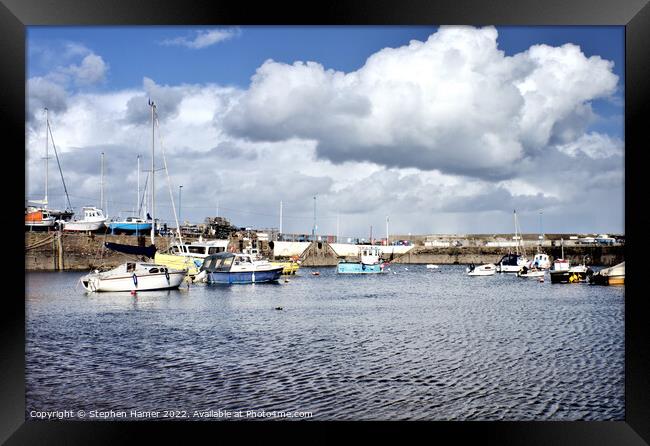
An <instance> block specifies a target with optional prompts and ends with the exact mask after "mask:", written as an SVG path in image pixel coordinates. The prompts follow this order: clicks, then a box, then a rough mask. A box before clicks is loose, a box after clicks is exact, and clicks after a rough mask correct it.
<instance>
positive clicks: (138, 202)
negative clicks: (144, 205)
mask: <svg viewBox="0 0 650 446" xmlns="http://www.w3.org/2000/svg"><path fill="white" fill-rule="evenodd" d="M135 209H136V212H137V214H136V216H138V217H139V216H140V155H138V196H137V197H136V200H135Z"/></svg>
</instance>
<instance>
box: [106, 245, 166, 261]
mask: <svg viewBox="0 0 650 446" xmlns="http://www.w3.org/2000/svg"><path fill="white" fill-rule="evenodd" d="M104 246H106V247H107V248H108V249H112V250H113V251H117V252H123V253H125V254H134V255H138V256H147V257H149V258H151V259H153V256H154V255H155V254H156V246H155V245H149V246H133V245H122V244H120V243H111V242H106V243H104Z"/></svg>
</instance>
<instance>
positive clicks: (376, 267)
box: [336, 246, 384, 274]
mask: <svg viewBox="0 0 650 446" xmlns="http://www.w3.org/2000/svg"><path fill="white" fill-rule="evenodd" d="M380 255H381V250H380V249H379V248H377V247H375V246H370V247H364V248H362V249H361V251H360V252H359V260H358V261H354V262H348V261H345V260H341V261H340V262H339V263H338V265H337V267H336V272H337V273H339V274H377V273H383V272H384V264H383V263H381V258H380Z"/></svg>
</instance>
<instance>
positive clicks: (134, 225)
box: [108, 217, 151, 235]
mask: <svg viewBox="0 0 650 446" xmlns="http://www.w3.org/2000/svg"><path fill="white" fill-rule="evenodd" d="M108 229H109V230H110V231H111V234H119V233H122V232H126V233H129V234H130V233H135V234H136V235H138V234H146V233H147V232H151V222H150V221H146V220H145V219H144V218H140V217H126V218H125V219H124V220H119V221H112V222H110V223H109V224H108Z"/></svg>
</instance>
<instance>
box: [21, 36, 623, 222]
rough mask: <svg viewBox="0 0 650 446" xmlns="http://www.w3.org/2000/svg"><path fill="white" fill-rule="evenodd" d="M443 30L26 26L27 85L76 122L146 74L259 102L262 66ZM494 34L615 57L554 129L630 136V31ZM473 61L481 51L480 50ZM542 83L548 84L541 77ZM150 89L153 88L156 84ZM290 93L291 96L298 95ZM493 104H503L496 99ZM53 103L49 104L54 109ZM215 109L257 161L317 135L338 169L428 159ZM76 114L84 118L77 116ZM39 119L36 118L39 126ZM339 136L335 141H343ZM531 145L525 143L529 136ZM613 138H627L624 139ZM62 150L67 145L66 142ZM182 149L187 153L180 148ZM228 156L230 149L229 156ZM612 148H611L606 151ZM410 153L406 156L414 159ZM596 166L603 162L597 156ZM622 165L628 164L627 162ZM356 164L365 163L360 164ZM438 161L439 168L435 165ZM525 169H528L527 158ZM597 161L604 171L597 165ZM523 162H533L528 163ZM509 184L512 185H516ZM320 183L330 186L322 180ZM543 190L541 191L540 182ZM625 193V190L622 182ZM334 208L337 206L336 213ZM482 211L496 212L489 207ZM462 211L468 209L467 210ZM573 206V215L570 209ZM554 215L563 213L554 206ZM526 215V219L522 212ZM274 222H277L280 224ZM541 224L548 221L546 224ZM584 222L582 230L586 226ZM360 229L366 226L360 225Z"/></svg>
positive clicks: (321, 152) (497, 183) (356, 56)
mask: <svg viewBox="0 0 650 446" xmlns="http://www.w3.org/2000/svg"><path fill="white" fill-rule="evenodd" d="M215 29H220V30H226V31H227V32H231V33H232V35H231V36H230V37H229V38H227V39H224V40H222V41H218V42H215V43H213V44H209V45H208V44H206V45H205V46H203V47H199V48H196V47H195V48H192V47H191V46H190V45H188V43H191V42H192V41H193V39H195V38H196V37H197V35H198V34H199V33H202V32H203V33H208V32H210V31H214V30H215ZM438 30H439V29H438V27H423V26H360V27H348V26H333V27H314V26H304V27H279V26H253V27H249V26H242V27H227V28H215V27H178V26H173V27H28V29H27V43H28V45H27V51H28V54H27V56H28V57H27V77H28V79H31V80H32V81H33V85H34V87H33V88H32V91H33V92H32V93H30V92H29V91H28V95H30V94H31V95H32V96H34V97H35V95H36V93H35V92H36V91H37V88H36V85H37V83H38V82H39V81H40V84H38V85H39V86H41V87H42V88H45V87H47V91H48V92H51V91H54V90H56V93H57V94H58V96H56V97H57V100H58V101H59V102H61V103H65V105H63V106H62V108H61V113H62V114H61V117H62V118H63V116H64V114H63V112H64V111H65V113H67V114H68V115H69V116H68V118H69V119H70V120H72V117H71V115H70V113H72V111H73V110H77V109H75V108H74V107H72V106H71V104H75V103H78V102H75V101H79V100H81V99H82V98H84V97H88V95H95V96H96V97H102V96H104V97H106V98H109V97H110V98H114V97H115V95H116V94H117V93H118V92H127V91H140V92H142V91H143V82H144V79H145V78H148V79H150V80H151V81H149V84H147V85H149V87H146V86H145V89H146V88H149V90H147V91H149V92H150V91H152V90H151V88H157V90H153V91H159V92H160V94H161V95H168V94H169V95H171V96H172V97H173V99H172V100H171V101H172V103H174V104H176V103H177V102H178V101H182V100H183V99H181V98H188V97H189V96H191V95H197V94H198V93H196V91H194V90H193V92H192V93H190V92H189V90H191V88H189V87H184V85H187V84H191V85H195V86H199V88H201V89H208V87H207V86H209V85H216V86H218V88H226V89H227V88H230V90H229V91H232V92H234V93H233V96H232V98H231V97H230V96H229V94H230V93H228V94H226V93H223V94H224V95H226V96H227V97H228V98H227V99H223V100H224V101H226V102H227V103H228V104H235V105H236V104H246V102H245V101H244V102H241V101H240V99H235V97H237V98H242V97H243V98H244V99H251V100H253V99H255V98H254V93H255V91H256V90H255V89H254V88H253V87H257V86H258V85H257V84H255V85H253V84H252V83H251V77H252V76H253V75H254V74H255V73H256V71H258V70H259V69H260V67H262V66H265V67H268V68H269V69H273V70H278V69H280V70H283V68H282V67H284V66H290V65H291V64H293V63H294V62H296V61H314V62H316V63H317V64H320V65H321V66H322V67H323V68H324V69H325V70H328V69H332V70H336V71H339V72H342V73H346V74H348V73H354V72H357V71H358V70H360V69H361V68H362V67H363V66H364V64H365V63H366V60H367V59H368V57H370V56H372V55H373V54H377V53H378V52H380V51H381V50H382V49H384V48H396V49H398V48H401V47H406V46H408V44H409V42H410V41H411V40H413V39H415V40H418V41H421V42H425V41H427V39H428V38H429V36H431V35H432V34H434V33H436V32H437V31H438ZM496 30H497V32H498V38H497V45H498V49H499V50H502V51H504V52H505V55H506V56H513V55H516V54H522V53H525V52H527V51H528V50H529V48H530V47H531V46H533V45H538V44H546V45H549V46H551V47H560V46H562V45H564V44H566V43H572V44H574V45H577V46H578V47H579V49H580V51H581V52H582V54H583V55H584V57H586V58H589V57H591V56H599V57H600V58H602V59H605V60H607V61H611V62H613V67H612V68H611V73H613V74H615V75H616V76H618V82H617V84H616V87H615V89H614V90H611V89H609V90H607V91H608V93H607V94H601V93H598V94H596V95H595V96H594V97H593V98H586V99H584V98H583V99H580V100H577V101H578V102H577V103H576V104H575V106H576V107H577V108H576V109H575V113H573V115H572V116H573V117H572V118H570V119H569V118H563V119H564V120H563V121H562V120H561V122H556V123H555V126H556V127H557V126H560V127H566V126H568V127H570V128H571V132H573V133H571V134H575V135H574V136H571V137H570V138H573V141H574V142H575V141H582V142H585V141H587V140H588V142H589V143H590V144H596V143H595V142H594V141H596V140H598V141H601V142H602V140H603V138H604V139H605V140H607V141H609V142H611V141H622V140H624V135H623V114H624V103H623V98H624V89H623V88H624V27H614V26H604V27H598V26H576V27H561V26H539V27H496ZM182 43H185V44H182ZM71 48H72V49H74V48H76V50H71ZM75 51H76V52H75ZM88 54H91V55H93V56H97V57H96V58H95V59H94V62H97V60H96V59H100V61H99V67H97V66H96V65H92V64H90V65H89V66H88V67H87V68H89V69H93V68H97V69H98V70H99V72H95V71H92V70H91V71H90V74H88V72H86V75H91V76H92V75H93V73H94V74H97V75H98V77H97V79H94V78H93V79H92V80H90V81H89V80H88V79H86V81H84V82H80V81H79V77H77V78H75V77H74V76H80V73H81V70H82V68H84V67H82V64H81V58H82V57H84V56H87V55H88ZM468 54H469V53H468ZM472 57H477V56H476V55H474V56H472ZM269 59H272V60H273V61H275V62H276V64H270V65H269V64H266V65H265V61H267V60H269ZM88 62H93V61H88ZM287 70H289V72H295V73H294V74H295V75H296V76H302V74H299V73H297V71H299V69H297V68H296V69H295V70H294V69H289V68H287ZM285 71H286V70H285ZM275 72H276V71H273V72H269V73H270V74H269V76H268V78H272V77H273V76H272V75H273V73H275ZM289 72H286V73H285V75H286V74H289ZM265 76H266V75H265ZM404 76H407V73H406V74H404ZM73 78H74V79H75V80H74V81H73V80H72V79H73ZM265 79H266V78H265ZM44 80H45V81H47V82H46V83H47V85H46V86H43V85H44V82H45V81H44ZM263 80H264V79H263ZM537 82H540V80H539V79H538V80H537ZM541 82H543V79H542V80H541ZM263 84H264V82H262V81H260V85H263ZM151 85H153V87H152V86H151ZM274 88H277V87H274ZM337 88H338V87H337ZM53 89H54V90H53ZM195 90H196V89H195ZM39 91H40V90H39ZM43 91H45V90H43ZM603 91H605V90H603ZM486 93H487V92H486ZM39 94H41V96H39V101H40V102H38V104H39V105H42V104H43V100H42V97H43V95H45V94H46V93H42V92H41V93H39ZM47 94H50V93H47ZM125 94H126V93H125ZM206 94H207V93H206ZM214 94H217V93H214ZM219 94H221V93H219ZM287 94H289V92H287ZM239 95H243V96H239ZM293 95H294V97H295V91H294V93H293ZM196 97H198V96H196ZM288 97H289V96H287V98H288ZM52 100H54V99H52ZM476 100H479V101H481V100H483V98H481V97H480V92H479V96H477V99H476ZM174 101H176V102H174ZM36 103H37V102H34V104H36ZM496 104H497V106H498V100H497V102H496ZM567 106H568V105H567ZM124 107H125V105H122V109H124ZM571 107H573V105H571ZM585 107H588V108H590V109H591V110H592V112H593V113H591V112H590V113H591V115H592V116H591V119H589V120H588V123H587V124H586V127H584V128H582V127H581V126H580V122H578V124H575V122H576V120H577V121H581V119H582V118H584V116H586V115H585V113H587V112H585ZM50 108H51V109H53V107H50ZM236 108H237V107H236ZM240 108H241V110H242V111H241V113H244V112H243V110H246V108H245V107H240ZM247 110H248V112H249V113H248V114H249V115H250V112H251V111H252V112H254V111H255V110H257V109H250V108H248V109H247ZM359 110H361V109H359ZM32 112H33V113H34V112H35V111H34V110H32ZM162 112H163V111H162V110H161V113H162ZM213 112H214V113H215V115H214V120H213V123H212V127H210V128H213V127H214V126H215V125H216V126H219V125H220V124H219V123H216V124H215V122H216V121H218V120H222V119H223V120H224V122H226V124H227V125H226V127H225V128H224V129H221V130H219V132H217V134H216V135H223V134H227V135H229V138H226V139H227V141H226V140H225V139H224V140H221V139H219V138H218V137H215V140H214V146H215V147H217V146H219V144H226V143H228V144H231V143H232V144H235V145H236V146H237V147H240V144H249V143H254V144H258V146H257V148H256V149H255V150H257V152H255V153H256V155H250V156H251V159H253V157H259V156H260V155H259V154H260V153H261V151H263V150H265V149H263V148H262V147H263V145H264V144H267V145H268V144H271V143H275V142H278V141H281V140H286V141H293V140H294V139H295V138H296V137H298V138H299V139H301V138H303V139H304V141H313V140H314V139H315V140H316V142H317V146H316V152H315V155H314V156H315V157H316V159H318V160H327V161H328V162H331V163H334V164H335V165H341V168H340V169H343V167H345V166H350V165H351V164H350V163H354V162H360V163H365V162H369V161H370V162H372V163H374V164H373V165H374V166H375V167H376V166H377V165H380V166H383V168H385V169H389V170H390V169H396V170H397V171H399V172H401V173H400V175H401V176H400V178H404V176H405V175H407V173H406V172H407V171H408V170H407V169H408V168H410V167H412V166H419V165H420V164H418V162H424V161H423V160H419V161H417V162H416V161H415V160H413V162H411V163H410V164H409V162H410V161H407V162H403V163H401V162H392V161H386V159H385V158H386V156H388V155H386V156H384V155H382V156H377V157H374V158H373V157H370V158H368V157H365V156H364V155H358V156H357V155H354V156H350V157H346V156H344V155H342V152H340V150H343V149H340V148H334V149H332V150H333V151H332V150H330V151H329V152H328V150H329V149H328V147H329V146H328V144H330V145H331V144H332V140H331V138H329V139H330V140H328V137H325V136H323V135H325V134H328V132H329V133H331V131H330V130H327V129H326V128H325V126H324V127H323V129H321V130H314V129H309V130H307V129H305V128H295V129H290V131H288V132H287V133H286V134H283V135H278V134H276V133H277V132H274V131H271V130H270V129H271V127H265V125H264V124H263V123H262V124H260V122H256V123H251V122H248V121H247V122H243V121H242V119H243V118H242V115H241V114H240V115H238V111H237V110H234V111H231V112H228V113H226V112H225V111H224V112H223V115H222V114H221V113H222V112H221V111H218V110H216V111H215V110H213ZM271 113H272V112H271ZM562 113H565V112H562ZM565 114H566V113H565ZM34 116H35V115H34ZM303 116H304V113H303ZM540 116H541V115H540ZM581 116H582V118H581ZM75 119H78V116H77V117H76V118H75ZM567 119H568V121H567ZM77 122H78V121H77ZM291 122H296V119H295V118H294V119H293V121H291ZM253 124H254V125H253ZM34 125H38V124H37V123H35V124H34ZM576 125H577V126H576ZM574 127H575V128H574ZM554 128H555V127H554ZM61 130H62V129H61ZM506 133H507V132H506ZM580 135H582V136H583V138H582V139H579V136H580ZM479 136H480V135H479ZM563 137H564V138H565V139H566V138H567V137H566V132H565V136H563ZM217 139H219V140H217ZM71 140H72V138H71ZM407 140H408V141H411V142H412V140H411V139H408V138H407ZM265 141H266V142H265ZM405 141H406V140H405ZM522 141H523V140H522ZM339 142H340V141H339ZM339 142H337V143H336V144H339ZM564 143H565V144H564V145H562V146H561V147H560V149H561V150H560V151H563V152H562V153H563V154H564V155H566V154H567V153H568V154H570V155H571V156H575V154H576V153H577V152H576V150H578V149H576V147H577V146H575V144H574V145H571V144H573V143H572V142H571V141H569V140H566V141H564ZM38 144H40V143H35V147H36V148H38V147H39V146H38ZM206 144H208V143H206ZM404 144H406V142H404ZM525 144H528V143H526V142H525ZM599 144H600V143H599ZM616 144H622V143H620V142H619V143H616ZM200 145H201V143H199V142H197V143H196V146H197V147H198V146H200ZM353 146H354V144H352V145H351V146H350V147H351V148H350V149H349V150H353ZM556 146H557V144H556ZM558 147H559V146H558ZM599 147H600V146H599ZM206 148H207V146H206ZM397 149H398V150H407V149H406V148H405V146H399V147H397ZM63 150H65V148H64V149H63ZM179 150H181V149H180V148H179ZM229 150H230V149H229ZM233 150H234V149H233ZM337 150H338V151H337ZM346 150H347V149H346ZM409 150H410V149H409ZM527 150H528V149H527ZM536 150H539V149H536ZM594 150H595V149H594ZM599 150H600V149H599ZM242 151H243V149H242V150H239V152H238V153H239V154H241V153H242ZM226 152H227V151H225V152H223V153H226ZM529 152H530V153H529V154H528V155H527V156H526V157H525V158H526V159H529V160H534V159H537V158H536V157H538V155H535V153H537V152H535V151H534V150H532V149H530V150H529ZM606 152H607V153H609V152H608V151H607V150H606ZM228 153H229V152H228ZM251 153H252V152H251ZM553 153H555V152H553ZM599 153H601V155H598V156H597V157H596V158H597V159H599V160H600V159H602V158H603V155H602V153H603V152H599ZM564 155H563V156H564ZM549 156H550V155H549ZM382 157H383V158H382ZM64 158H65V157H64ZM405 158H408V156H407V157H405ZM436 159H437V160H438V161H436V162H440V163H449V165H448V166H447V169H445V168H440V169H439V171H440V172H441V173H442V174H445V175H446V174H449V175H461V178H465V180H467V179H468V178H470V179H471V178H476V179H480V180H481V181H488V182H491V184H492V185H493V186H494V187H496V188H507V187H514V186H512V184H519V183H516V181H515V180H517V179H516V178H515V176H516V175H515V174H514V173H512V172H510V173H503V172H501V171H496V170H494V169H492V170H491V171H486V170H485V166H483V165H480V166H479V165H477V166H475V168H473V169H474V170H471V171H470V170H467V171H465V170H464V169H463V167H462V166H460V167H459V165H457V164H454V163H453V162H451V161H449V157H448V156H445V157H442V158H440V157H439V158H436ZM549 159H550V158H549ZM556 161H557V162H560V158H557V160H556ZM531 162H532V161H531ZM535 162H538V163H540V166H548V165H549V164H548V163H547V164H544V163H542V162H541V161H539V159H537V161H535ZM590 162H592V161H590ZM593 162H594V163H595V164H598V163H597V162H596V161H593ZM598 162H600V161H598ZM617 162H619V161H617ZM620 162H621V163H622V159H621V161H620ZM341 163H342V164H341ZM30 166H31V165H30ZM359 166H360V167H361V164H360V165H359ZM432 166H434V165H433V164H432ZM522 166H528V165H527V164H526V163H524V164H522ZM37 167H38V165H37V163H34V164H33V168H34V169H36V168H37ZM434 167H435V166H434ZM592 167H593V168H600V167H596V166H595V165H594V166H592ZM522 168H523V167H522ZM526 168H529V166H528V167H526ZM405 169H406V170H405ZM28 170H29V169H28ZM316 170H318V169H316ZM371 170H372V169H371ZM424 170H427V172H428V171H429V170H430V168H429V169H424ZM488 170H489V169H488ZM619 170H620V169H619ZM341 172H342V170H341ZM390 172H392V171H390ZM427 174H428V173H427ZM38 175H40V174H36V173H35V176H38ZM332 175H334V174H332ZM341 175H343V173H341ZM612 175H614V174H612ZM506 176H509V178H505V177H506ZM332 178H333V180H332V183H331V184H332V185H333V186H331V187H332V189H333V190H337V189H341V188H343V184H344V182H343V181H339V180H338V179H337V178H336V175H334V176H332ZM508 181H510V182H508ZM512 181H515V183H513V182H512ZM37 184H38V183H36V184H34V185H33V186H32V188H36V187H37ZM324 184H330V183H327V182H325V183H324ZM339 185H340V186H339ZM529 186H530V185H529ZM517 187H520V186H517ZM524 189H526V188H524ZM524 189H522V190H524ZM534 189H535V188H534V187H532V186H531V187H529V188H527V189H526V190H528V191H529V192H530V193H531V194H534V192H533V191H534ZM538 189H539V190H542V189H541V188H538ZM619 189H620V191H621V192H622V184H621V187H620V188H619ZM189 190H190V188H189V187H186V186H184V189H183V193H184V198H183V202H184V204H185V203H187V206H188V209H191V208H190V206H191V204H190V201H188V200H190V198H185V194H186V192H188V191H189ZM498 191H501V189H498ZM499 193H500V192H499ZM495 194H496V192H495ZM334 201H336V200H333V201H332V202H334ZM542 201H543V200H542ZM551 201H552V200H551ZM621 202H622V199H621ZM233 206H234V205H233ZM307 207H309V206H307ZM299 208H300V207H297V208H296V210H298V209H299ZM288 209H290V208H288ZM300 209H302V208H300ZM285 211H286V208H285ZM331 211H332V212H333V210H331ZM484 211H485V212H490V210H484ZM377 212H378V215H379V214H380V213H381V212H384V213H386V212H389V211H388V210H387V209H386V210H383V211H379V210H378V211H377ZM450 212H451V211H450ZM458 212H460V211H458V210H456V211H453V212H451V213H452V214H456V213H458ZM462 212H466V211H465V210H463V211H462ZM572 212H576V211H575V210H573V211H572ZM289 213H290V210H289ZM330 214H331V213H330ZM550 214H551V211H550V210H549V215H550ZM565 214H566V213H565ZM199 215H200V211H199V210H198V208H197V212H196V217H195V218H196V219H199ZM250 215H253V213H252V211H250ZM287 215H290V214H287ZM557 215H558V216H559V215H562V212H561V211H559V210H558V213H557ZM533 217H534V216H533V214H531V219H532V218H533ZM494 218H495V220H496V219H500V217H498V216H495V217H494ZM522 218H524V219H525V218H526V217H525V215H524V216H523V217H522ZM575 218H576V219H577V218H578V217H577V216H576V217H575ZM616 218H617V219H618V220H617V221H618V222H619V223H615V224H614V223H612V224H610V226H613V228H612V229H618V230H622V226H623V224H622V221H623V220H622V218H623V217H622V210H621V212H618V213H617V216H616ZM455 221H457V220H456V219H455V217H454V218H451V217H450V218H449V223H448V224H446V225H445V228H446V229H447V230H450V231H451V230H453V226H454V224H455V223H454V222H455ZM531 221H532V220H531ZM250 223H251V224H252V223H260V224H269V225H272V224H273V221H272V219H271V220H269V221H266V222H255V221H252V222H250ZM275 226H277V224H276V225H275ZM364 226H365V225H364ZM536 226H537V225H536ZM545 226H547V225H546V224H545ZM582 226H585V227H586V225H582ZM582 226H581V227H582ZM359 227H361V224H360V223H359ZM499 227H501V226H499ZM549 227H550V228H553V225H552V224H549ZM607 227H608V226H607V225H604V227H603V230H606V229H607ZM558 228H559V226H558ZM434 229H435V228H434ZM476 229H477V230H476V232H483V231H481V230H478V229H479V228H476ZM496 229H497V227H495V230H496ZM486 230H487V229H486ZM417 231H418V229H416V228H414V229H413V232H417ZM330 232H331V231H330ZM404 232H411V231H408V230H407V225H404ZM452 232H453V231H452Z"/></svg>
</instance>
